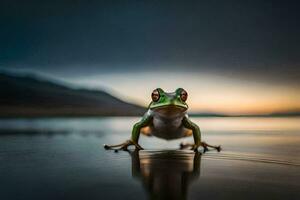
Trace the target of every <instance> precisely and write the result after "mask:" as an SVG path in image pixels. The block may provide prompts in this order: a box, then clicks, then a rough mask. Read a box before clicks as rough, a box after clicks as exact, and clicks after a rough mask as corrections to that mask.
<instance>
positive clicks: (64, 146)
mask: <svg viewBox="0 0 300 200" xmlns="http://www.w3.org/2000/svg"><path fill="white" fill-rule="evenodd" d="M137 120H138V118H133V117H132V118H66V119H64V118H49V119H47V118H43V119H1V120H0V163H1V165H0V186H1V187H0V188H1V189H0V199H1V200H2V199H9V200H10V199H108V198H110V199H124V198H125V199H126V198H127V199H203V198H212V199H232V198H239V199H300V118H193V121H195V122H196V123H197V124H199V126H200V128H201V131H202V138H203V140H204V141H206V142H207V143H210V144H221V145H222V147H223V151H221V152H220V153H218V152H215V151H209V152H206V153H205V154H202V155H201V153H198V154H195V153H194V152H192V151H178V145H179V143H180V142H182V141H185V142H188V141H192V140H191V139H192V138H186V139H182V140H174V141H164V140H160V139H157V138H155V137H145V136H141V138H140V142H141V145H142V146H143V147H144V148H145V149H146V150H144V151H140V152H139V153H137V152H134V151H133V152H118V153H114V152H113V151H105V150H104V149H103V147H102V144H103V143H107V144H115V143H119V142H122V141H124V140H126V139H128V138H129V136H130V131H131V126H132V125H133V123H134V122H136V121H137ZM200 152H201V149H200Z"/></svg>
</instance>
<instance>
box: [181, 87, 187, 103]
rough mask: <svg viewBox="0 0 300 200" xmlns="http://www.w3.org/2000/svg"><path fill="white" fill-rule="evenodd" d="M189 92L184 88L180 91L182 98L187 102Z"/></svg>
mask: <svg viewBox="0 0 300 200" xmlns="http://www.w3.org/2000/svg"><path fill="white" fill-rule="evenodd" d="M187 97H188V94H187V92H186V91H185V90H182V91H181V93H180V99H181V100H182V101H183V102H185V101H186V100H187Z"/></svg>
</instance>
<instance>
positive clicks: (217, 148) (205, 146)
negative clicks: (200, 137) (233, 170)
mask: <svg viewBox="0 0 300 200" xmlns="http://www.w3.org/2000/svg"><path fill="white" fill-rule="evenodd" d="M201 146H203V148H204V149H207V150H208V148H207V147H210V148H213V149H216V150H217V151H218V152H220V151H221V150H222V148H221V146H220V145H219V146H214V145H210V144H207V143H206V142H201Z"/></svg>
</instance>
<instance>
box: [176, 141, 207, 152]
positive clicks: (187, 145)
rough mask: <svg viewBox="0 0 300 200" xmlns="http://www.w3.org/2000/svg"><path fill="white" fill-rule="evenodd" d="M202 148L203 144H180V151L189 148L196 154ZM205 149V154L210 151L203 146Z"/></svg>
mask: <svg viewBox="0 0 300 200" xmlns="http://www.w3.org/2000/svg"><path fill="white" fill-rule="evenodd" d="M200 146H203V145H201V143H200V144H192V143H180V149H187V148H190V150H193V151H195V152H197V151H198V147H200ZM203 148H204V153H205V152H206V151H208V149H207V147H206V146H203Z"/></svg>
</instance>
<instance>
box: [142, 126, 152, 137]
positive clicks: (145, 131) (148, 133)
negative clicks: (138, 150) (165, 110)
mask: <svg viewBox="0 0 300 200" xmlns="http://www.w3.org/2000/svg"><path fill="white" fill-rule="evenodd" d="M141 133H142V134H143V135H146V136H153V135H152V131H151V128H150V126H145V127H143V128H141Z"/></svg>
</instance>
